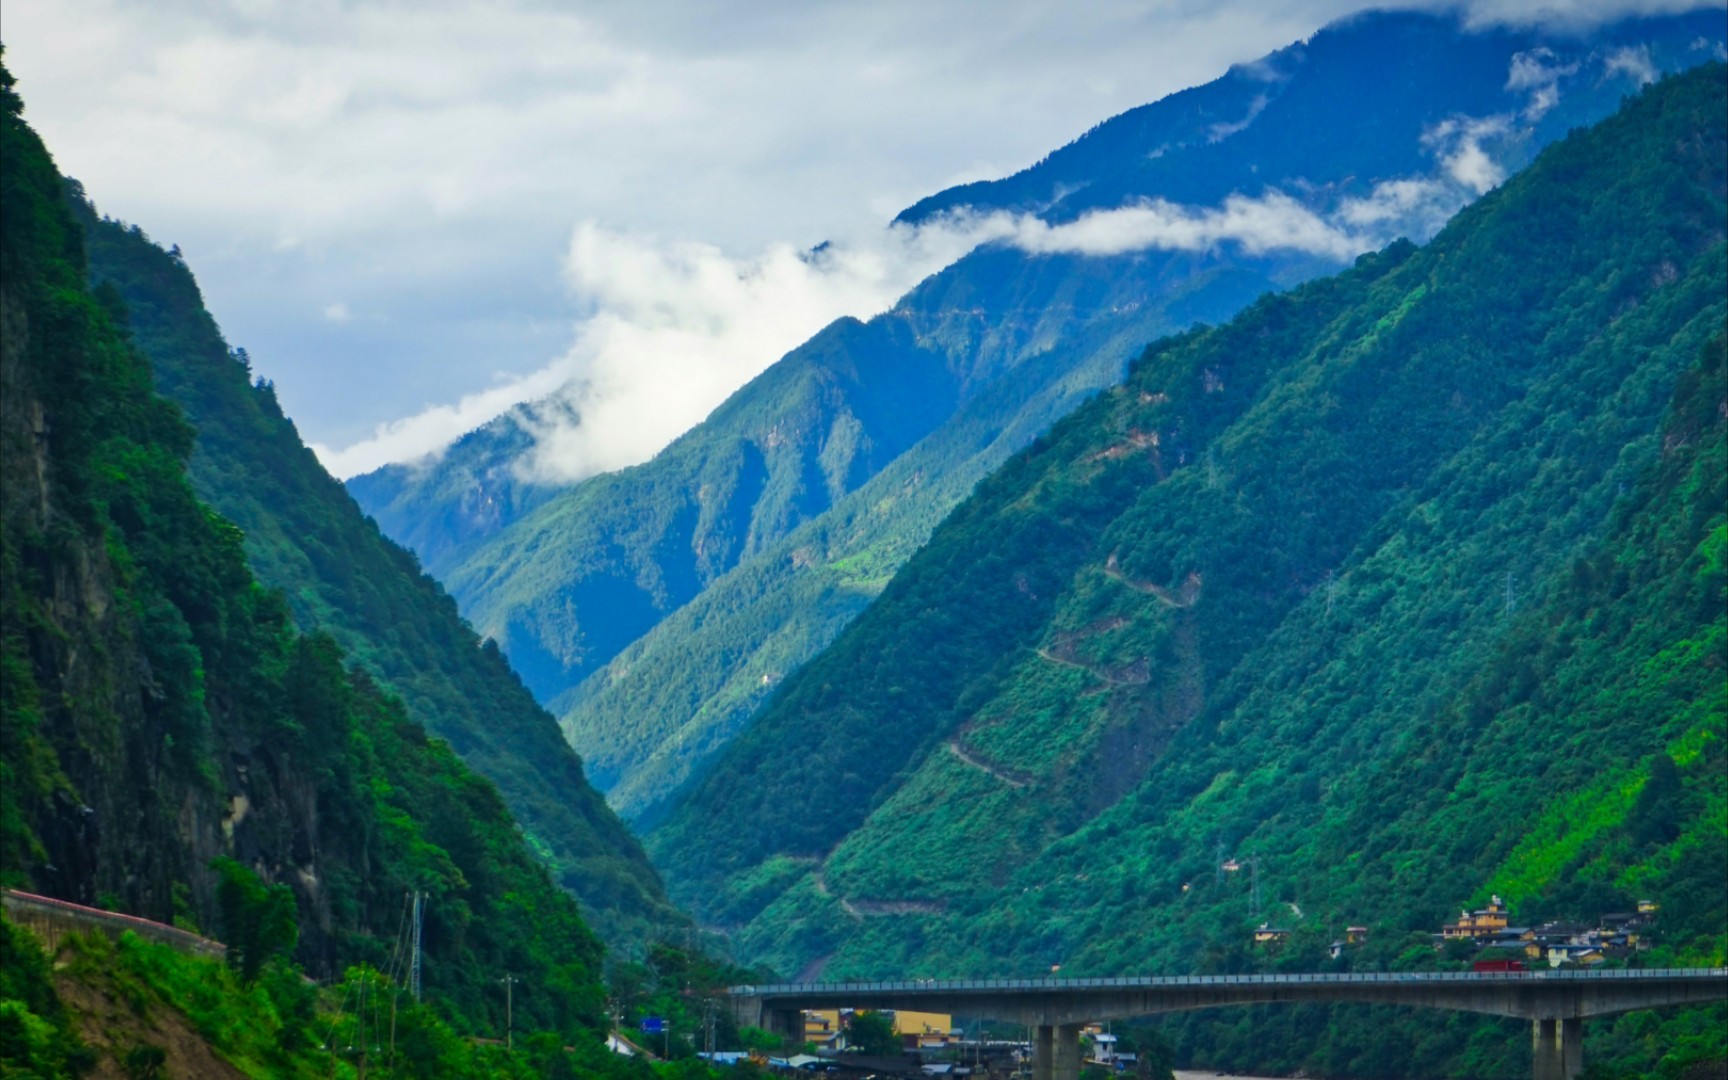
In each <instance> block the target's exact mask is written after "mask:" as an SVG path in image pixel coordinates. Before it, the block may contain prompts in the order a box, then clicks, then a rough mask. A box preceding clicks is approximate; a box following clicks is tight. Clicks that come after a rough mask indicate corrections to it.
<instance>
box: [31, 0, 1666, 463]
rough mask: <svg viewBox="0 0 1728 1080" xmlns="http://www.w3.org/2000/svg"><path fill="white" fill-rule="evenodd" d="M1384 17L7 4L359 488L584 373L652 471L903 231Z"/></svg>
mask: <svg viewBox="0 0 1728 1080" xmlns="http://www.w3.org/2000/svg"><path fill="white" fill-rule="evenodd" d="M1363 6H1366V5H1363V4H1360V3H1353V2H1350V0H1284V2H1279V0H1252V2H1223V3H1202V2H1193V0H1149V2H1139V3H1128V2H1119V0H1099V2H1094V3H1089V4H1054V3H1016V2H1014V0H1000V2H989V3H987V2H966V3H950V4H933V3H929V2H927V0H917V2H912V0H875V2H872V3H868V4H858V3H841V2H822V0H812V2H804V3H792V2H785V3H762V2H740V3H734V4H715V3H711V2H705V0H661V2H658V3H652V4H648V3H637V2H629V0H590V2H585V3H571V4H560V3H551V2H531V0H521V2H501V3H474V2H467V0H443V2H436V3H356V2H343V0H298V2H277V0H236V2H231V3H217V2H214V0H148V2H138V0H11V2H10V3H8V4H7V8H6V24H5V41H6V48H7V64H8V66H9V67H10V68H11V69H12V71H13V73H14V74H15V75H16V76H17V77H18V79H19V89H20V91H21V92H22V94H23V95H24V99H25V102H26V106H27V116H28V118H29V120H30V121H31V123H32V124H34V125H35V126H36V128H37V129H38V130H39V131H40V132H41V133H42V134H43V136H44V138H45V139H46V140H47V141H48V144H49V147H50V149H51V150H52V151H53V152H54V154H55V156H56V158H57V159H58V161H59V164H60V166H61V168H62V169H63V170H64V171H65V172H67V173H68V174H70V175H73V176H76V177H78V178H79V179H80V180H82V181H83V182H84V183H85V185H86V188H87V190H88V192H89V193H90V195H91V196H92V197H93V198H94V199H95V201H96V203H97V205H98V206H99V207H100V208H101V209H102V210H103V211H104V212H106V213H108V214H110V215H112V216H115V217H119V218H122V219H124V220H127V221H130V222H135V223H137V224H139V225H141V226H143V228H144V229H145V230H146V231H147V232H149V233H150V234H151V236H152V237H154V238H156V239H157V240H158V241H159V242H161V243H163V244H165V245H166V244H169V243H178V244H179V245H180V246H181V248H182V249H183V251H184V252H185V254H186V257H187V259H188V261H189V263H190V264H191V266H192V268H193V270H194V271H195V272H196V273H197V274H198V277H199V279H200V282H201V284H202V285H203V287H204V291H205V297H206V300H207V302H208V304H209V305H210V307H211V309H212V310H213V312H214V313H215V314H216V317H217V319H218V321H219V322H220V323H221V324H222V327H223V329H224V331H225V332H226V334H227V336H228V337H229V340H230V342H231V343H232V344H234V345H237V346H244V347H246V348H247V349H248V351H249V352H250V353H251V355H252V358H253V362H254V366H255V368H256V369H257V370H258V371H259V372H260V373H261V374H263V375H266V376H268V377H270V378H272V379H274V380H275V382H276V385H277V389H278V393H279V395H280V397H281V399H282V401H283V403H284V406H285V407H286V408H287V410H288V411H289V413H290V415H292V416H293V417H294V419H295V420H296V422H297V423H298V424H299V426H300V428H301V432H302V434H303V435H304V436H305V437H306V438H307V440H308V441H309V442H313V443H314V444H317V445H318V447H319V449H320V453H321V455H323V456H324V457H325V460H326V462H327V464H329V465H331V467H332V468H333V470H334V471H337V472H338V473H339V474H348V473H352V472H355V471H359V470H362V469H365V468H370V467H374V466H376V465H378V464H381V463H383V462H385V461H388V460H403V459H407V458H412V457H415V456H418V455H422V454H425V453H427V452H429V451H433V450H436V449H437V448H438V447H439V446H440V445H442V444H443V443H444V442H446V441H448V440H449V439H450V438H452V437H454V436H455V435H457V434H460V433H461V432H462V431H464V430H467V429H468V428H470V427H472V426H475V425H476V424H477V423H479V422H482V421H484V420H485V419H487V418H489V417H490V416H491V415H495V414H496V413H497V412H499V411H501V410H502V409H503V408H505V407H507V406H508V405H509V404H511V403H513V402H515V401H519V400H523V399H525V398H528V397H535V396H540V395H542V394H545V393H548V392H550V391H551V390H553V389H555V388H557V387H558V386H559V385H561V384H563V383H566V382H568V381H569V380H571V379H577V380H587V381H588V383H590V384H591V385H592V388H593V394H592V395H591V398H592V400H597V401H605V402H606V403H607V411H606V416H605V419H606V421H607V425H606V426H607V429H608V430H610V431H612V432H614V433H615V434H614V435H613V436H611V437H609V438H608V440H607V445H608V446H609V447H610V448H611V456H610V457H608V458H606V459H605V460H598V459H597V460H596V462H595V464H594V466H593V467H614V466H616V465H618V464H625V463H628V462H629V461H630V460H639V459H640V458H642V457H644V456H646V455H647V454H649V453H652V451H653V450H654V449H656V448H657V447H658V446H659V445H661V444H663V443H664V442H665V441H666V440H667V439H669V438H670V437H671V436H672V435H675V434H676V433H677V432H678V431H679V430H682V429H683V428H684V427H687V426H688V424H689V423H692V422H694V421H695V420H697V419H700V417H701V416H702V415H703V414H705V412H706V411H707V409H708V408H711V407H712V405H713V404H715V403H717V402H718V401H719V400H720V399H721V398H723V397H724V396H725V394H726V393H727V392H729V391H730V390H731V389H734V388H736V387H737V386H738V385H740V384H742V382H744V381H745V380H746V379H748V378H749V377H751V376H752V375H754V374H756V373H757V372H758V371H760V370H761V369H762V368H763V367H765V366H766V365H767V364H769V363H771V362H772V361H773V360H775V359H777V358H778V356H779V355H780V354H781V353H783V352H784V351H785V350H786V349H789V348H791V347H792V346H793V345H795V344H797V343H798V342H799V341H801V340H802V339H803V338H804V337H807V336H808V334H809V333H810V332H812V331H813V330H814V329H816V328H819V327H820V326H821V325H823V324H825V323H826V322H828V321H830V320H831V319H833V318H834V317H836V316H838V315H840V314H853V315H860V316H866V315H869V314H871V313H873V312H875V311H878V310H881V309H882V308H884V307H886V306H887V305H888V304H889V303H890V302H891V301H892V300H893V299H894V298H895V297H896V296H897V295H899V294H900V293H901V292H903V291H904V290H905V289H906V288H907V287H909V286H910V285H911V284H912V283H914V282H915V281H917V280H918V279H919V278H920V277H922V276H923V275H924V274H927V273H929V272H931V271H933V270H934V269H936V268H938V267H939V266H940V265H942V264H943V263H944V262H945V261H948V260H950V259H952V258H954V257H956V256H957V255H958V254H959V253H960V251H961V250H963V242H964V241H963V239H956V238H954V237H945V236H926V237H922V238H920V237H910V236H906V235H898V234H897V235H890V234H889V233H888V231H887V230H886V229H885V228H884V226H885V224H886V222H887V221H888V220H889V219H890V218H891V217H892V216H893V214H894V213H895V212H896V211H898V210H899V209H900V208H902V207H903V206H905V205H907V204H909V203H911V202H913V201H914V200H916V199H917V198H918V197H920V196H922V195H925V194H929V193H931V192H933V191H936V190H939V189H941V188H943V187H945V186H948V185H950V184H953V183H956V182H960V181H964V180H971V179H978V178H983V177H994V176H1000V175H1004V174H1006V173H1008V172H1012V171H1014V170H1015V169H1017V168H1020V167H1022V166H1024V165H1027V164H1030V163H1031V162H1032V161H1034V160H1036V159H1037V158H1038V157H1040V156H1041V155H1043V154H1044V153H1046V152H1048V151H1050V150H1052V149H1055V148H1056V147H1058V146H1060V145H1062V144H1063V143H1065V142H1067V141H1069V140H1070V139H1072V138H1073V137H1075V136H1076V135H1078V134H1079V133H1081V132H1083V131H1084V130H1086V129H1087V128H1089V127H1091V126H1092V125H1093V124H1095V123H1097V122H1098V121H1100V120H1102V119H1104V118H1106V117H1108V116H1110V115H1113V114H1115V113H1118V112H1121V111H1122V110H1124V109H1127V108H1130V107H1132V106H1134V105H1138V104H1142V103H1144V102H1147V101H1151V100H1154V99H1156V98H1158V97H1161V96H1163V95H1164V94H1167V93H1169V92H1172V91H1174V90H1178V89H1181V88H1183V87H1186V86H1191V85H1195V84H1197V83H1200V82H1204V81H1207V80H1209V79H1211V78H1214V77H1216V76H1217V75H1219V74H1221V73H1223V71H1224V70H1225V69H1226V68H1227V67H1229V65H1231V64H1232V63H1237V62H1242V61H1247V60H1252V59H1255V58H1257V57H1259V56H1261V55H1263V54H1265V53H1267V52H1269V51H1271V50H1272V49H1275V48H1278V47H1280V46H1283V45H1286V44H1289V43H1290V42H1292V41H1294V40H1297V39H1299V38H1302V37H1306V36H1307V35H1309V34H1311V33H1312V32H1313V31H1314V30H1316V29H1318V28H1319V27H1320V26H1322V25H1323V24H1325V23H1326V22H1329V21H1331V20H1332V19H1334V18H1337V17H1339V16H1341V15H1344V14H1347V13H1349V12H1350V11H1352V10H1356V9H1358V8H1360V7H1363ZM1401 6H1410V5H1407V4H1406V5H1401ZM1693 6H1698V5H1696V4H1694V3H1689V2H1687V0H1673V2H1663V0H1647V2H1636V0H1635V2H1631V3H1627V2H1616V0H1595V2H1590V0H1586V2H1573V3H1561V4H1557V5H1540V6H1538V5H1531V4H1520V3H1513V2H1507V0H1486V2H1483V3H1478V4H1475V5H1473V6H1471V8H1470V11H1471V13H1472V17H1473V18H1475V19H1478V20H1482V19H1489V20H1497V19H1507V20H1511V21H1531V20H1533V19H1537V18H1541V19H1543V20H1545V21H1550V22H1552V21H1555V20H1558V21H1561V22H1568V21H1571V22H1579V21H1583V22H1588V21H1592V20H1595V19H1599V18H1602V17H1606V16H1610V15H1617V14H1622V13H1625V12H1627V11H1631V10H1645V11H1649V10H1679V9H1684V8H1687V7H1693ZM824 240H832V241H837V242H838V248H837V251H838V252H839V254H838V256H837V257H835V258H833V259H831V260H829V261H828V262H827V263H825V264H823V265H821V266H813V265H812V264H810V263H809V262H807V261H806V260H803V259H800V258H799V257H798V256H799V253H800V252H802V251H805V250H807V249H808V248H810V247H812V246H814V245H815V244H817V243H820V242H822V241H824ZM957 245H960V246H957ZM595 419H600V418H599V417H596V418H595Z"/></svg>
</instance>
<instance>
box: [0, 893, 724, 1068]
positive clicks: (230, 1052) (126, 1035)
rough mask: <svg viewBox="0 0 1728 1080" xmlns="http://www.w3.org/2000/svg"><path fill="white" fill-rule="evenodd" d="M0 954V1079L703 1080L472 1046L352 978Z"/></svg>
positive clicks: (374, 977)
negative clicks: (667, 1079)
mask: <svg viewBox="0 0 1728 1080" xmlns="http://www.w3.org/2000/svg"><path fill="white" fill-rule="evenodd" d="M0 950H4V955H5V957H6V959H7V960H8V961H9V962H8V964H7V965H6V966H5V968H4V969H0V970H3V971H4V972H5V973H6V974H4V975H0V977H4V978H8V979H9V980H10V985H7V986H5V987H4V992H0V1002H4V1003H3V1004H0V1069H4V1070H5V1075H7V1076H20V1077H26V1076H29V1077H34V1076H40V1077H42V1078H44V1080H47V1078H50V1077H64V1076H71V1075H77V1074H79V1073H81V1072H83V1071H86V1070H88V1069H89V1068H91V1067H92V1066H96V1065H99V1064H106V1073H107V1074H108V1075H113V1073H114V1070H115V1066H118V1068H119V1071H120V1073H121V1074H122V1075H129V1076H152V1075H158V1076H200V1077H224V1078H225V1077H234V1078H239V1077H257V1078H260V1080H265V1078H268V1080H277V1078H281V1080H315V1078H317V1080H323V1078H328V1077H332V1076H337V1077H355V1076H357V1075H366V1076H373V1077H379V1078H401V1080H410V1078H412V1080H466V1078H473V1080H480V1078H492V1077H500V1078H521V1080H530V1078H533V1080H544V1078H556V1080H574V1078H576V1077H599V1076H609V1077H616V1078H618V1080H654V1078H655V1077H656V1076H665V1075H671V1076H677V1077H679V1078H681V1080H704V1078H706V1077H707V1076H708V1075H709V1074H708V1073H707V1071H706V1070H695V1069H690V1068H688V1067H685V1068H683V1069H681V1070H680V1071H677V1072H673V1073H663V1072H658V1071H657V1070H656V1069H655V1068H653V1067H652V1066H651V1065H649V1064H648V1063H647V1062H643V1061H631V1060H629V1059H625V1058H620V1057H616V1056H614V1055H613V1054H611V1053H610V1052H609V1051H607V1050H606V1049H605V1047H604V1044H603V1042H602V1040H601V1035H600V1033H599V1032H597V1031H589V1032H585V1033H583V1034H582V1035H581V1036H580V1037H578V1038H576V1039H575V1040H574V1041H572V1042H566V1041H565V1040H563V1039H560V1038H555V1037H552V1036H550V1035H548V1034H539V1035H524V1034H523V1033H521V1032H520V1031H518V1032H517V1035H516V1038H515V1039H514V1040H513V1041H514V1047H513V1048H510V1049H507V1048H506V1047H504V1046H503V1045H501V1041H502V1037H503V1035H504V1032H503V1030H502V1028H501V1027H500V1028H497V1029H491V1030H487V1031H484V1032H483V1033H482V1034H483V1035H484V1036H486V1039H485V1041H481V1040H478V1039H475V1038H473V1037H471V1036H468V1035H466V1034H464V1033H463V1032H462V1031H460V1030H458V1029H456V1028H453V1027H452V1026H451V1025H450V1024H449V1023H448V1022H446V1020H445V1019H444V1018H442V1017H440V1016H439V1015H438V1012H437V1010H435V1009H432V1008H428V1007H427V1006H425V1005H422V1004H418V1003H416V1002H415V1001H414V1000H413V998H412V997H411V996H410V995H409V994H407V993H406V992H405V991H404V990H403V989H402V988H401V987H400V986H397V985H392V984H391V983H390V982H389V981H388V980H386V979H384V978H383V977H382V976H381V975H380V974H379V972H377V971H376V970H374V969H372V968H370V967H366V966H356V967H352V968H349V969H348V970H347V972H345V973H344V975H343V976H342V978H340V979H339V980H336V981H334V982H332V983H331V984H330V985H327V986H313V985H311V984H309V983H306V982H304V981H302V980H301V979H300V977H299V976H298V974H297V973H295V972H294V971H292V970H290V969H287V968H283V967H278V966H272V967H270V968H268V969H266V970H265V971H264V972H263V975H262V977H261V978H259V979H258V980H256V981H252V982H243V981H241V980H240V979H239V978H237V977H236V976H235V974H234V973H233V972H232V971H230V970H227V969H225V968H224V967H223V965H222V964H221V963H220V962H219V961H216V960H211V959H207V958H203V957H196V956H188V955H185V954H183V953H179V952H176V951H175V950H173V949H171V948H169V947H167V946H165V945H158V944H153V943H150V942H146V941H143V940H141V939H139V938H137V937H136V936H134V935H132V934H124V935H122V936H121V937H120V938H119V940H118V941H110V940H109V939H108V938H106V937H103V936H101V935H92V936H73V937H72V938H70V939H68V940H67V942H65V943H64V944H63V945H62V946H61V948H60V951H59V953H58V955H57V957H56V958H55V966H54V970H53V971H52V972H50V971H49V966H48V962H47V958H46V957H44V955H43V953H42V951H41V950H40V949H39V948H38V947H37V945H36V944H35V941H34V939H33V938H32V937H31V935H30V934H28V933H27V932H25V931H21V930H19V929H17V928H15V927H14V926H12V924H10V923H8V922H5V921H0ZM14 965H16V966H14ZM17 1033H23V1034H24V1035H25V1036H26V1037H27V1038H29V1039H32V1040H34V1042H33V1043H31V1044H29V1046H28V1048H27V1049H26V1048H24V1047H20V1046H18V1044H16V1043H15V1042H13V1041H11V1040H12V1038H13V1037H14V1036H15V1035H16V1034H17ZM15 1048H16V1049H19V1050H23V1051H24V1052H13V1051H14V1049H15ZM27 1055H28V1056H27ZM152 1070H154V1071H152ZM362 1070H363V1071H362Z"/></svg>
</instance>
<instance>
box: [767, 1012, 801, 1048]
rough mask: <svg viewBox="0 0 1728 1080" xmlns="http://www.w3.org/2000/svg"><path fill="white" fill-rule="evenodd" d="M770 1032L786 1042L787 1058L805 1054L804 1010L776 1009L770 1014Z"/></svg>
mask: <svg viewBox="0 0 1728 1080" xmlns="http://www.w3.org/2000/svg"><path fill="white" fill-rule="evenodd" d="M768 1030H769V1031H771V1032H773V1033H774V1034H776V1035H778V1036H780V1037H781V1038H782V1039H784V1040H785V1041H786V1056H787V1057H791V1056H792V1055H793V1054H802V1053H803V1052H804V1010H803V1009H775V1010H773V1011H772V1012H770V1013H769V1014H768Z"/></svg>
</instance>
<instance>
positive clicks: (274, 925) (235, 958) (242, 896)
mask: <svg viewBox="0 0 1728 1080" xmlns="http://www.w3.org/2000/svg"><path fill="white" fill-rule="evenodd" d="M211 869H213V870H215V871H216V906H217V909H218V910H219V911H220V912H221V928H222V940H223V943H224V944H226V945H227V946H228V953H227V960H228V963H229V964H230V965H232V966H233V968H234V970H236V971H238V972H239V973H240V977H241V978H242V979H244V980H245V981H246V982H252V981H254V980H255V979H257V978H258V973H259V972H261V971H263V970H264V965H265V964H267V963H269V962H270V961H271V960H275V959H280V958H282V957H284V956H286V955H287V954H288V953H290V952H292V951H293V949H294V943H295V942H296V941H298V940H299V938H300V928H299V925H298V921H299V920H298V916H299V910H298V908H297V907H296V905H295V902H294V890H292V889H290V888H289V887H288V886H286V885H265V884H264V883H263V882H262V881H259V880H258V875H257V874H254V873H253V872H252V871H250V870H248V869H246V867H244V866H242V865H241V864H240V863H237V862H235V861H234V860H233V859H230V858H228V857H227V856H222V857H220V858H218V859H217V860H216V861H215V862H214V863H213V864H212V866H211Z"/></svg>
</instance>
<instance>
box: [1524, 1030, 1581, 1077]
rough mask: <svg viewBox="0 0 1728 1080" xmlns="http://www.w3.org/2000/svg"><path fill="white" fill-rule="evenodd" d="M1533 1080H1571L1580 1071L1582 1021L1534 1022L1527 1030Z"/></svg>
mask: <svg viewBox="0 0 1728 1080" xmlns="http://www.w3.org/2000/svg"><path fill="white" fill-rule="evenodd" d="M1531 1043H1532V1046H1531V1050H1532V1057H1533V1062H1532V1064H1533V1066H1534V1068H1533V1075H1534V1076H1535V1078H1536V1080H1575V1078H1576V1077H1577V1076H1578V1074H1580V1073H1582V1072H1583V1071H1584V1021H1582V1020H1580V1019H1578V1018H1577V1017H1567V1018H1565V1019H1560V1020H1551V1019H1543V1020H1537V1021H1535V1022H1534V1024H1533V1025H1532V1030H1531Z"/></svg>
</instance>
